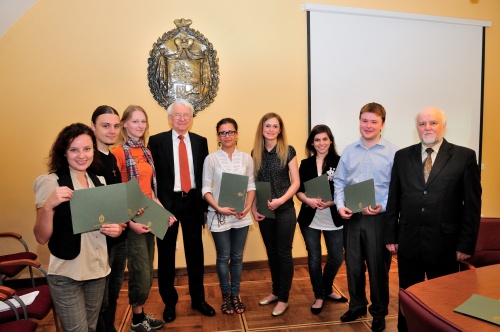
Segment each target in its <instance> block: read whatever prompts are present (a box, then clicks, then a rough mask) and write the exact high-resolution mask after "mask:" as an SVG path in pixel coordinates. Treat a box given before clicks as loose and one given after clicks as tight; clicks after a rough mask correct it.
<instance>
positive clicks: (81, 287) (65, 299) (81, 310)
mask: <svg viewBox="0 0 500 332" xmlns="http://www.w3.org/2000/svg"><path fill="white" fill-rule="evenodd" d="M47 281H48V283H49V289H50V295H51V296H52V299H53V301H54V305H55V306H56V310H57V315H58V316H59V319H60V321H61V325H62V328H63V330H64V331H65V332H94V331H95V330H96V324H97V318H98V317H99V310H100V309H101V303H102V297H103V295H104V287H105V285H106V278H98V279H92V280H84V281H76V280H73V279H71V278H68V277H64V276H60V275H54V274H49V275H48V277H47Z"/></svg>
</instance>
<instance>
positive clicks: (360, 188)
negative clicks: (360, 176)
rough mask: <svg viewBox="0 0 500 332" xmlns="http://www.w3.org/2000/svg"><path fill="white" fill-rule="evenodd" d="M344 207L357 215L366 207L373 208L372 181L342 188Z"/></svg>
mask: <svg viewBox="0 0 500 332" xmlns="http://www.w3.org/2000/svg"><path fill="white" fill-rule="evenodd" d="M344 198H345V206H346V207H347V208H348V209H349V210H351V211H352V213H357V212H361V211H363V209H364V208H365V207H367V206H371V207H373V208H375V205H376V202H375V183H374V182H373V179H369V180H366V181H362V182H358V183H356V184H353V185H350V186H347V187H345V188H344Z"/></svg>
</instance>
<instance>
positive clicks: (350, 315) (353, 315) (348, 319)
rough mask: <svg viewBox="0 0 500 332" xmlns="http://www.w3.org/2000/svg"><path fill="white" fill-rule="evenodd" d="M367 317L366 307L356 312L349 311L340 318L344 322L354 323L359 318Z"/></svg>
mask: <svg viewBox="0 0 500 332" xmlns="http://www.w3.org/2000/svg"><path fill="white" fill-rule="evenodd" d="M363 315H366V307H363V308H361V309H358V310H356V311H351V310H347V311H346V313H345V314H343V315H342V317H340V320H341V321H342V322H352V321H353V320H356V319H358V318H359V317H361V316H363Z"/></svg>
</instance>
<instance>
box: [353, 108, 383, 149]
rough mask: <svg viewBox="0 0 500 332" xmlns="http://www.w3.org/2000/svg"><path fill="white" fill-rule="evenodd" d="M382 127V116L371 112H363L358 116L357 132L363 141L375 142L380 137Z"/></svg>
mask: <svg viewBox="0 0 500 332" xmlns="http://www.w3.org/2000/svg"><path fill="white" fill-rule="evenodd" d="M383 128H384V122H383V121H382V117H381V116H380V115H377V114H375V113H372V112H364V113H362V114H361V116H360V118H359V132H360V133H361V136H362V137H363V142H364V143H368V145H370V144H375V143H377V142H378V141H379V139H380V132H381V131H382V129H383Z"/></svg>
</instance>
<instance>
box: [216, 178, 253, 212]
mask: <svg viewBox="0 0 500 332" xmlns="http://www.w3.org/2000/svg"><path fill="white" fill-rule="evenodd" d="M247 188H248V176H246V175H238V174H232V173H225V172H224V173H222V180H221V183H220V193H219V201H218V202H217V204H219V206H220V207H231V208H235V209H236V210H235V212H242V211H243V210H244V209H245V201H246V199H247Z"/></svg>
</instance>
